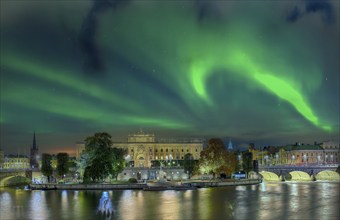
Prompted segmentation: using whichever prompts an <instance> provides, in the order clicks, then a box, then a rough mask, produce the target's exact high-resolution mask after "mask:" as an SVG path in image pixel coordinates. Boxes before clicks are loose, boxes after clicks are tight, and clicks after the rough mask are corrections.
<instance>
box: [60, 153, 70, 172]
mask: <svg viewBox="0 0 340 220" xmlns="http://www.w3.org/2000/svg"><path fill="white" fill-rule="evenodd" d="M68 171H69V156H68V154H67V153H58V154H57V173H58V175H59V176H61V178H64V175H65V174H67V173H68Z"/></svg>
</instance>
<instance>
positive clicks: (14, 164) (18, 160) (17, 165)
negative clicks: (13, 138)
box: [2, 155, 30, 169]
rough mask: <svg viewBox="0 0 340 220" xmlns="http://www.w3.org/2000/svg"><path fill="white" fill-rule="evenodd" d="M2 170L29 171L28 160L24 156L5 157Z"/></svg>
mask: <svg viewBox="0 0 340 220" xmlns="http://www.w3.org/2000/svg"><path fill="white" fill-rule="evenodd" d="M2 168H3V169H29V168H30V159H29V158H28V157H26V156H20V155H19V156H17V155H15V156H14V155H8V156H6V157H5V159H4V162H3V165H2Z"/></svg>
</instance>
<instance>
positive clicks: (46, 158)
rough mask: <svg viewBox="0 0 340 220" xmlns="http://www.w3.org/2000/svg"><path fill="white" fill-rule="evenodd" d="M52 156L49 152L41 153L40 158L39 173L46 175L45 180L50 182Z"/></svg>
mask: <svg viewBox="0 0 340 220" xmlns="http://www.w3.org/2000/svg"><path fill="white" fill-rule="evenodd" d="M51 160H52V156H51V155H50V154H42V158H41V163H42V164H41V173H42V174H43V175H44V176H46V177H47V181H48V182H50V178H51V176H52V173H53V169H52V165H51Z"/></svg>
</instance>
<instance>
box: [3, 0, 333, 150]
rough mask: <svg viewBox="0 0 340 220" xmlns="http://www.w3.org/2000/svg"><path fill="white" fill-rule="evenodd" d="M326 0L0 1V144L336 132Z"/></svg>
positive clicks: (240, 139)
mask: <svg viewBox="0 0 340 220" xmlns="http://www.w3.org/2000/svg"><path fill="white" fill-rule="evenodd" d="M339 7H340V6H339V2H338V1H315V0H303V1H295V2H294V1H201V0H197V1H138V0H131V1H120V0H104V1H47V0H46V1H6V0H5V1H1V94H0V98H1V99H0V101H1V109H0V110H1V112H0V113H1V115H0V116H1V117H0V123H1V145H0V147H1V148H2V149H4V150H5V151H6V152H8V153H16V152H17V151H18V148H22V149H23V148H28V147H29V146H30V144H31V139H32V133H33V131H36V133H37V137H38V142H39V145H40V148H41V151H50V150H51V151H53V150H56V151H57V149H70V148H71V147H73V146H74V145H75V142H76V141H81V140H83V139H84V138H85V137H86V136H87V135H90V134H93V133H94V132H97V131H107V132H109V133H110V134H111V135H112V136H113V139H117V140H118V139H119V140H121V139H122V138H125V137H126V136H127V134H129V133H133V132H135V131H137V130H139V129H140V128H143V129H144V130H145V131H148V132H153V133H155V134H156V136H161V137H222V138H231V139H232V140H235V141H236V142H237V143H249V142H254V143H257V144H268V145H269V144H272V145H275V144H288V143H295V142H299V141H300V142H308V143H312V142H314V141H320V142H321V141H325V140H329V139H331V140H333V141H337V142H338V141H339V80H340V79H339V73H340V72H339V71H340V67H339V60H340V56H339V53H340V45H339V40H338V39H339V38H340V33H339Z"/></svg>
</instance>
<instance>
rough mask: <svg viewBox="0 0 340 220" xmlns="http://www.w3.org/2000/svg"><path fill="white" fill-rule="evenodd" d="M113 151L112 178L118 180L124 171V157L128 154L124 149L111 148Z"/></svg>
mask: <svg viewBox="0 0 340 220" xmlns="http://www.w3.org/2000/svg"><path fill="white" fill-rule="evenodd" d="M111 151H112V157H113V158H112V159H113V161H112V170H111V172H110V173H111V176H112V177H113V178H115V179H116V180H117V178H118V174H119V173H121V172H122V171H123V170H124V167H125V158H124V155H125V154H126V153H127V152H126V151H125V150H124V149H121V148H115V147H114V148H111Z"/></svg>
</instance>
